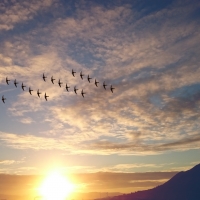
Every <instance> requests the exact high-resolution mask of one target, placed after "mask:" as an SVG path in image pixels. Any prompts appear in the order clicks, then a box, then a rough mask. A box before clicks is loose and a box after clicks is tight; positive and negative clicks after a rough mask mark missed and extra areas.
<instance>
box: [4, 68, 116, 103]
mask: <svg viewBox="0 0 200 200" xmlns="http://www.w3.org/2000/svg"><path fill="white" fill-rule="evenodd" d="M75 73H76V72H75V71H74V70H73V69H72V75H73V76H74V77H75ZM83 76H85V75H84V74H83V73H82V71H81V72H80V77H81V79H83ZM42 78H43V80H44V81H45V82H46V79H47V77H46V76H45V75H44V73H43V76H42ZM91 79H92V78H91V77H90V76H89V75H88V76H87V80H88V82H89V83H91ZM55 80H56V79H55V78H53V76H52V77H51V82H52V83H53V84H54V81H55ZM9 81H10V80H9V79H8V77H6V83H7V85H9ZM17 84H19V83H18V82H17V80H16V79H15V80H14V85H15V87H17ZM62 84H63V83H62V82H61V81H60V79H59V81H58V85H59V86H60V87H61V85H62ZM94 84H95V85H96V87H98V84H99V82H98V81H97V80H96V79H95V82H94ZM25 87H26V86H25V85H24V84H23V82H22V85H21V88H22V90H23V91H25V89H24V88H25ZM103 87H104V89H105V90H106V87H107V85H106V84H105V81H104V82H103ZM65 88H66V90H67V91H68V92H69V88H70V87H69V86H68V85H67V83H66V86H65ZM114 89H115V88H113V86H112V85H111V86H110V90H111V92H112V93H113V90H114ZM77 90H78V89H77V88H76V86H74V92H75V94H77ZM32 92H33V90H32V89H31V87H29V93H30V95H32ZM85 94H86V93H85V92H83V89H82V91H81V95H82V97H83V98H84V95H85ZM37 95H38V97H40V95H41V92H40V90H39V89H38V90H37ZM48 97H49V96H47V94H46V92H45V95H44V98H45V100H46V101H47V98H48ZM5 100H6V98H5V97H4V95H3V96H2V102H3V103H5Z"/></svg>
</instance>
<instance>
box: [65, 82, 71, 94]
mask: <svg viewBox="0 0 200 200" xmlns="http://www.w3.org/2000/svg"><path fill="white" fill-rule="evenodd" d="M65 88H66V90H67V92H69V90H68V89H69V88H70V87H69V86H67V83H66V87H65Z"/></svg>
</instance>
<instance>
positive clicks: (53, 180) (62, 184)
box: [39, 172, 75, 200]
mask: <svg viewBox="0 0 200 200" xmlns="http://www.w3.org/2000/svg"><path fill="white" fill-rule="evenodd" d="M74 188H75V187H74V185H73V184H72V183H70V182H69V181H68V180H67V179H66V178H65V177H64V176H62V175H61V174H60V173H59V172H54V173H52V174H50V175H49V176H48V177H47V178H46V179H45V180H44V182H43V183H42V185H41V186H40V189H39V192H40V195H42V197H43V198H44V199H46V200H64V199H66V197H67V196H68V195H69V194H70V193H71V192H72V191H73V190H74Z"/></svg>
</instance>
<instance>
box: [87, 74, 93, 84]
mask: <svg viewBox="0 0 200 200" xmlns="http://www.w3.org/2000/svg"><path fill="white" fill-rule="evenodd" d="M87 79H88V82H89V83H90V79H92V78H90V76H89V75H88V78H87Z"/></svg>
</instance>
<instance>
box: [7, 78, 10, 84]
mask: <svg viewBox="0 0 200 200" xmlns="http://www.w3.org/2000/svg"><path fill="white" fill-rule="evenodd" d="M9 81H10V80H8V78H7V77H6V83H7V85H9V83H8V82H9Z"/></svg>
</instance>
